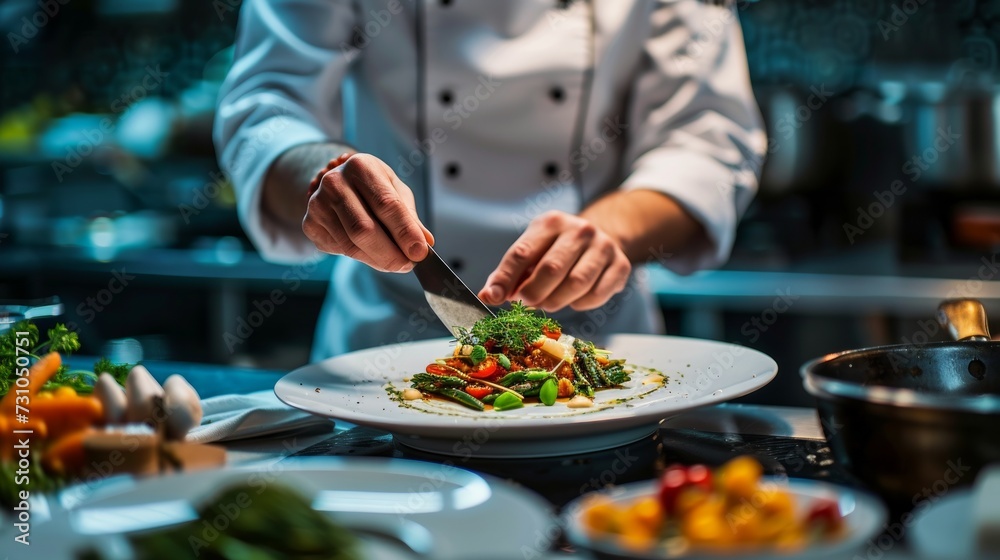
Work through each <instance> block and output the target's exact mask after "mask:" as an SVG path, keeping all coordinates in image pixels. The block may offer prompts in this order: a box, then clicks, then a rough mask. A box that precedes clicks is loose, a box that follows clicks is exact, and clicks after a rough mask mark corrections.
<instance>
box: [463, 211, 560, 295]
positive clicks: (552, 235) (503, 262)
mask: <svg viewBox="0 0 1000 560" xmlns="http://www.w3.org/2000/svg"><path fill="white" fill-rule="evenodd" d="M558 235H559V232H558V230H557V229H554V228H552V227H551V226H550V225H546V224H542V223H540V222H539V223H536V222H532V224H531V225H529V226H528V229H527V230H525V232H524V233H523V234H521V237H520V238H518V240H517V241H516V242H515V243H514V244H513V245H511V247H510V249H507V252H506V253H504V256H503V258H502V259H500V264H499V265H497V268H496V270H494V271H493V272H492V273H491V274H490V275H489V277H488V278H487V279H486V286H484V287H483V289H482V290H480V292H479V298H480V299H482V300H483V302H485V303H489V304H491V305H500V304H501V303H503V302H505V301H507V300H508V299H509V298H510V297H511V295H512V294H513V293H514V290H515V288H517V286H518V285H519V284H520V283H521V280H522V279H523V278H524V277H525V276H527V275H528V273H529V271H530V270H531V268H532V267H533V266H534V265H535V263H537V262H538V260H539V259H541V258H542V255H544V254H545V252H546V251H548V249H549V247H551V246H552V244H553V243H554V242H555V240H556V237H558Z"/></svg>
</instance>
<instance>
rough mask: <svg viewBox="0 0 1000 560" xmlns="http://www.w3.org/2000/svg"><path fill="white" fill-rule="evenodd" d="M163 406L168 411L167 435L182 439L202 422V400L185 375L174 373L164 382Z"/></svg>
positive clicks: (172, 438) (173, 438) (171, 438)
mask: <svg viewBox="0 0 1000 560" xmlns="http://www.w3.org/2000/svg"><path fill="white" fill-rule="evenodd" d="M163 393H164V396H163V408H164V410H165V411H166V413H167V419H166V436H167V439H170V440H182V439H184V436H186V435H187V433H188V431H190V430H191V428H194V427H195V426H197V425H199V424H201V417H202V410H201V401H200V400H199V398H198V393H197V391H195V390H194V387H192V386H191V384H190V383H188V382H187V380H186V379H184V377H182V376H180V375H177V374H174V375H171V376H170V377H168V378H167V380H166V381H165V382H164V383H163Z"/></svg>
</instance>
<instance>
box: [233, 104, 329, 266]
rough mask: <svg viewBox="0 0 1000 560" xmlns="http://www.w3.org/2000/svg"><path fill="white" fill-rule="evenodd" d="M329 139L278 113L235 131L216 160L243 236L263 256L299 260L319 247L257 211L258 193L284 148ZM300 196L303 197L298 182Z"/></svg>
mask: <svg viewBox="0 0 1000 560" xmlns="http://www.w3.org/2000/svg"><path fill="white" fill-rule="evenodd" d="M326 141H329V139H328V138H327V136H326V135H325V134H324V133H323V132H322V131H321V130H320V129H318V128H316V127H314V126H311V125H309V124H307V123H304V122H302V121H300V120H297V119H294V118H291V117H287V116H277V117H271V118H269V119H267V120H264V121H261V122H259V123H257V124H255V125H253V126H250V127H245V128H243V129H241V130H240V132H239V134H238V135H237V137H235V138H233V140H232V141H231V142H230V143H229V146H227V148H226V150H225V152H223V154H222V157H221V158H220V161H221V162H222V167H223V170H224V171H225V172H226V173H227V174H228V175H229V179H230V181H231V182H232V183H233V185H234V188H235V190H236V209H237V212H238V214H239V218H240V223H241V224H242V225H243V229H244V231H246V232H247V237H249V238H250V241H251V242H252V243H253V245H254V247H256V248H257V251H258V252H259V253H260V255H261V257H263V258H264V259H265V260H267V261H270V262H274V263H278V264H298V263H302V262H307V261H310V260H315V259H316V258H318V257H319V256H320V252H319V251H318V250H317V249H316V247H315V245H313V244H312V243H310V242H309V241H308V240H307V239H306V238H305V237H304V236H296V237H292V236H289V235H288V234H287V232H286V231H284V230H283V229H282V228H281V227H280V226H278V225H277V224H275V223H274V222H273V221H271V220H269V219H268V218H267V217H266V216H265V215H264V214H263V213H262V212H261V207H260V206H261V205H260V200H261V192H262V189H263V187H264V178H265V176H266V175H267V171H268V169H270V167H271V165H272V164H273V163H274V161H275V160H276V159H278V157H279V156H280V155H281V154H283V153H285V152H286V151H288V150H290V149H292V148H294V147H296V146H299V145H302V144H310V143H315V142H326ZM302 196H305V187H304V186H303V191H302Z"/></svg>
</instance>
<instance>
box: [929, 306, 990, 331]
mask: <svg viewBox="0 0 1000 560" xmlns="http://www.w3.org/2000/svg"><path fill="white" fill-rule="evenodd" d="M937 319H938V322H939V323H941V326H942V327H944V328H945V329H947V330H948V334H950V335H951V337H952V338H953V339H955V340H958V341H963V340H971V341H982V340H990V328H989V327H988V326H987V325H986V309H985V308H984V307H983V304H982V303H980V302H979V300H977V299H948V300H945V301H943V302H941V305H939V306H938V315H937Z"/></svg>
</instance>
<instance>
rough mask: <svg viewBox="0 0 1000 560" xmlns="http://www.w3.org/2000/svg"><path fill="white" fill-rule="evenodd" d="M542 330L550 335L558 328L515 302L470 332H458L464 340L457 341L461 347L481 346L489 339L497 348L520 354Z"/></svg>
mask: <svg viewBox="0 0 1000 560" xmlns="http://www.w3.org/2000/svg"><path fill="white" fill-rule="evenodd" d="M543 329H545V330H548V331H550V332H552V331H557V330H559V329H560V327H559V324H558V323H556V322H555V321H554V320H552V319H549V318H548V317H545V316H540V315H536V314H535V311H534V310H532V309H530V308H528V307H526V306H525V305H524V304H522V303H521V302H519V301H515V302H513V303H511V304H510V309H501V310H500V311H498V312H497V315H496V317H486V318H485V319H480V320H479V321H477V322H476V324H475V325H473V327H472V331H466V332H464V333H461V335H462V336H465V337H467V339H460V341H461V342H462V343H464V344H479V343H483V344H485V343H486V341H487V340H492V341H494V342H495V343H496V344H497V345H498V346H499V347H501V348H507V349H509V350H511V351H514V352H518V353H523V352H524V351H525V350H526V349H527V348H528V347H529V346H531V344H532V343H534V342H535V341H536V340H538V339H539V338H541V337H542V334H543Z"/></svg>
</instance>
